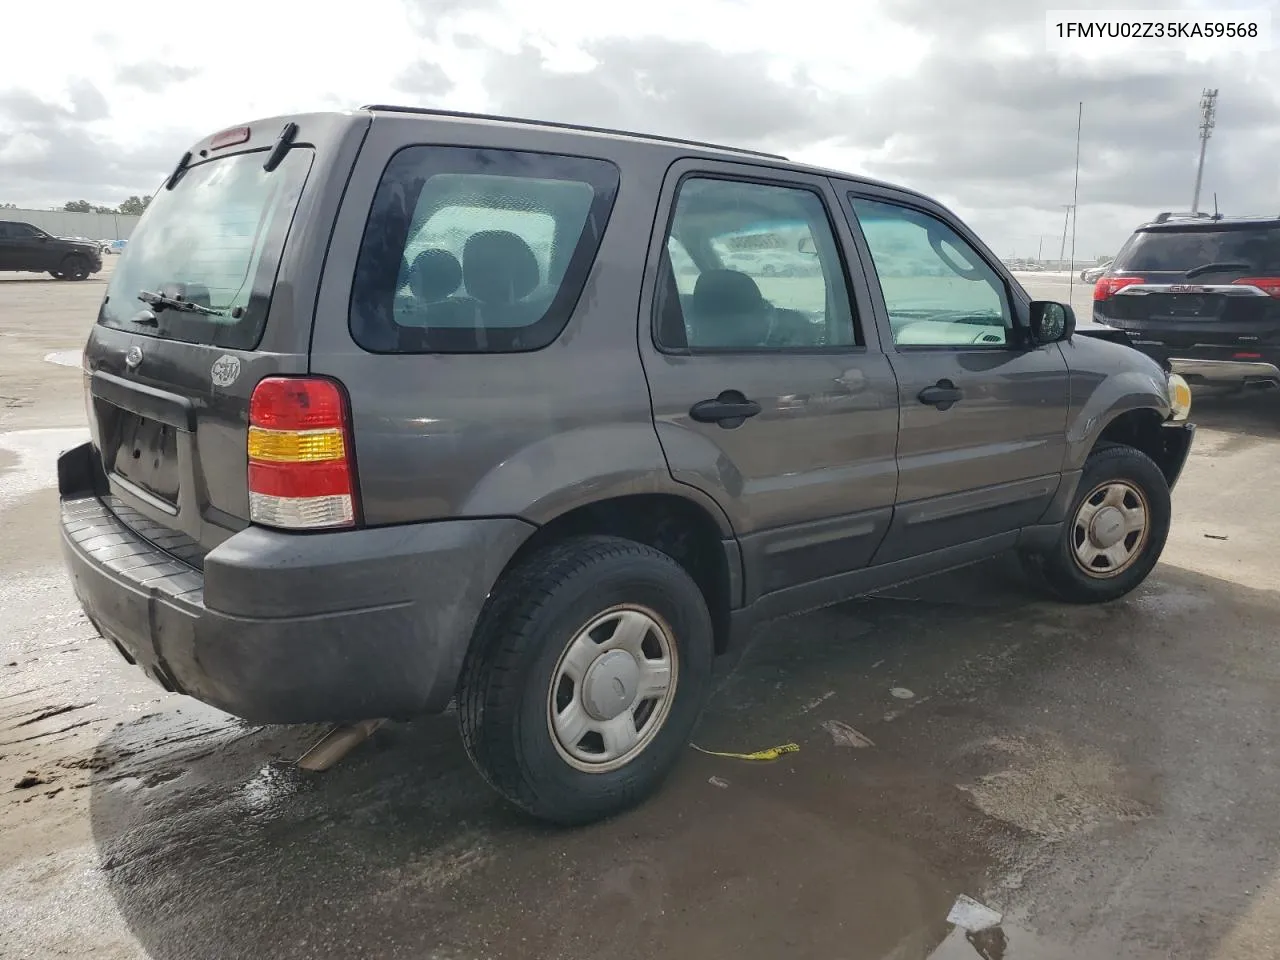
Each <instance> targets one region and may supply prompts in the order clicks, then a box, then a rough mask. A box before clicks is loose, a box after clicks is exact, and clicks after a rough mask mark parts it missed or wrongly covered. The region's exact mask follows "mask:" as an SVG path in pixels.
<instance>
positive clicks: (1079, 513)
mask: <svg viewBox="0 0 1280 960" xmlns="http://www.w3.org/2000/svg"><path fill="white" fill-rule="evenodd" d="M1150 527H1151V508H1150V505H1149V504H1148V503H1147V497H1146V494H1144V493H1143V492H1142V490H1141V488H1140V487H1138V486H1136V485H1135V484H1132V483H1129V482H1128V481H1127V480H1107V481H1105V482H1103V483H1100V484H1098V485H1097V486H1096V487H1094V488H1093V490H1091V491H1090V492H1089V494H1088V496H1086V497H1085V498H1084V499H1083V500H1081V501H1080V506H1079V507H1078V508H1077V509H1076V515H1075V518H1074V520H1072V523H1071V556H1072V559H1074V560H1075V563H1076V566H1077V567H1078V568H1079V569H1080V571H1081V572H1082V573H1084V574H1085V575H1086V576H1088V577H1092V578H1094V579H1097V580H1108V579H1110V578H1112V577H1118V576H1119V575H1120V574H1122V573H1124V572H1125V571H1126V570H1128V569H1129V568H1130V567H1132V566H1133V565H1134V564H1135V563H1136V562H1137V561H1138V558H1139V557H1141V556H1142V553H1143V550H1144V549H1145V548H1146V545H1147V540H1148V538H1149V533H1150Z"/></svg>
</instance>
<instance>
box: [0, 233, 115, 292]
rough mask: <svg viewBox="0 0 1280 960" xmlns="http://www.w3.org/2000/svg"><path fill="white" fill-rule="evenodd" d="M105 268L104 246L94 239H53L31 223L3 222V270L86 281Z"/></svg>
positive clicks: (0, 258) (0, 265) (0, 244)
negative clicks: (103, 259) (103, 260)
mask: <svg viewBox="0 0 1280 960" xmlns="http://www.w3.org/2000/svg"><path fill="white" fill-rule="evenodd" d="M101 269H102V247H101V246H100V245H99V244H97V243H94V242H93V241H92V240H69V239H66V238H64V237H53V236H50V235H49V234H47V233H45V232H44V231H43V230H41V229H40V228H39V227H33V226H32V225H31V224H29V223H21V222H19V221H16V220H0V270H20V271H26V272H29V273H48V274H49V275H50V276H51V277H53V278H54V279H55V280H86V279H88V278H89V277H90V276H91V275H93V274H95V273H97V272H98V271H99V270H101Z"/></svg>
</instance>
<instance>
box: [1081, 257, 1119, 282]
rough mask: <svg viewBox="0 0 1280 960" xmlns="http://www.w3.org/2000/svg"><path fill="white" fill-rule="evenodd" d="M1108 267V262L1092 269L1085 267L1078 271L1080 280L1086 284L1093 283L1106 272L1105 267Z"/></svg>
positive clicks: (1109, 263)
mask: <svg viewBox="0 0 1280 960" xmlns="http://www.w3.org/2000/svg"><path fill="white" fill-rule="evenodd" d="M1109 266H1111V261H1110V260H1108V261H1107V262H1106V263H1099V264H1098V265H1096V266H1093V267H1085V268H1084V269H1083V270H1081V271H1080V279H1081V280H1083V281H1085V282H1086V283H1095V282H1097V279H1098V278H1099V277H1100V276H1102V275H1103V274H1104V273H1106V272H1107V267H1109Z"/></svg>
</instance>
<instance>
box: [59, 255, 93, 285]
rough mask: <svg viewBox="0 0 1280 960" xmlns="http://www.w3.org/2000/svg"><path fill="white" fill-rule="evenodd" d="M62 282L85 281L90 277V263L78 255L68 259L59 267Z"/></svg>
mask: <svg viewBox="0 0 1280 960" xmlns="http://www.w3.org/2000/svg"><path fill="white" fill-rule="evenodd" d="M58 272H59V273H61V274H62V276H61V277H59V278H58V279H60V280H85V279H87V278H88V276H89V261H88V260H86V259H85V258H84V257H81V256H78V255H76V254H74V253H73V254H71V256H69V257H66V258H65V259H64V260H63V261H62V263H61V264H60V265H59V266H58Z"/></svg>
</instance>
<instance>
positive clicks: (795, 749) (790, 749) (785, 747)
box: [689, 743, 800, 760]
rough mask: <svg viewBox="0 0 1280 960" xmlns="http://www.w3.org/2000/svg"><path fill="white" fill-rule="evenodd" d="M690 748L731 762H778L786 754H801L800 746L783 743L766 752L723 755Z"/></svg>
mask: <svg viewBox="0 0 1280 960" xmlns="http://www.w3.org/2000/svg"><path fill="white" fill-rule="evenodd" d="M689 746H691V747H693V749H695V750H697V751H698V752H699V753H705V754H707V756H710V757H727V758H728V759H730V760H777V759H778V758H779V757H780V756H782V755H783V754H784V753H799V752H800V744H798V743H783V744H780V745H779V746H776V747H769V748H767V749H765V750H757V751H756V752H755V753H722V752H720V751H718V750H705V749H703V748H702V747H700V746H698V745H697V744H696V743H691V744H689Z"/></svg>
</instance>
